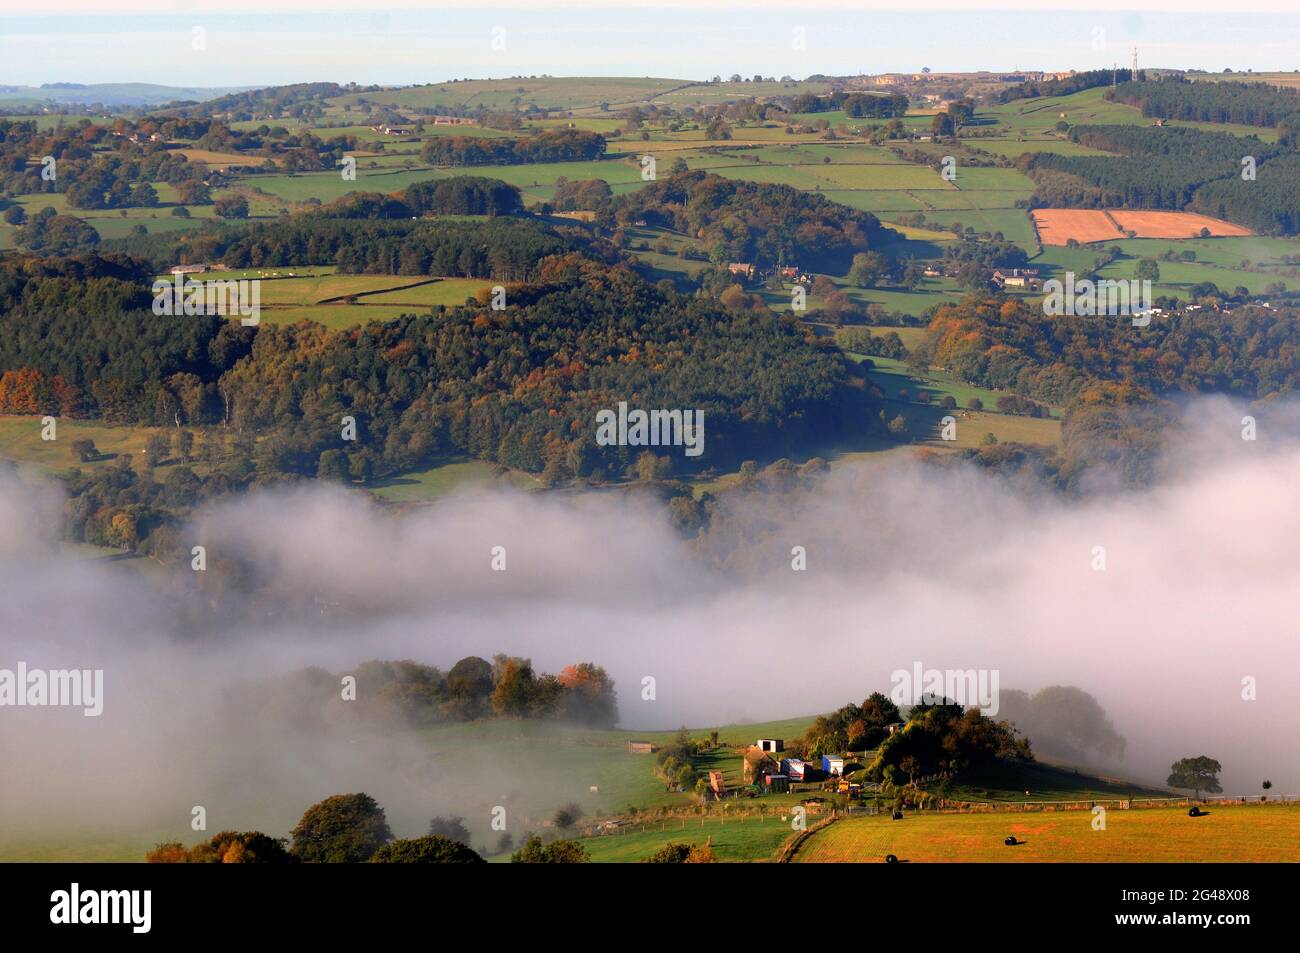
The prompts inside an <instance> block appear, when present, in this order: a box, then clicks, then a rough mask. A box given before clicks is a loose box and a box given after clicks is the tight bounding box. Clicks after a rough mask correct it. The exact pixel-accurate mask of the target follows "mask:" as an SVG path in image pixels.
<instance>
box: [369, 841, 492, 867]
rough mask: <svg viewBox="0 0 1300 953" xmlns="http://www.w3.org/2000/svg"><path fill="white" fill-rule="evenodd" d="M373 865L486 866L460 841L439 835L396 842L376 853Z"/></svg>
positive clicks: (372, 860)
mask: <svg viewBox="0 0 1300 953" xmlns="http://www.w3.org/2000/svg"><path fill="white" fill-rule="evenodd" d="M370 862H371V863H372V864H485V863H487V861H485V860H484V859H483V858H482V857H480V856H479V855H478V854H477V853H476V852H475V851H473V850H471V849H470V848H468V847H466V846H465V845H464V844H462V843H460V842H459V841H454V840H451V839H450V838H448V837H441V836H439V835H437V834H429V835H427V836H425V837H416V838H412V839H409V840H395V841H392V842H391V843H388V844H385V845H384V846H383V847H381V848H379V850H377V851H375V853H374V856H372V857H371V858H370Z"/></svg>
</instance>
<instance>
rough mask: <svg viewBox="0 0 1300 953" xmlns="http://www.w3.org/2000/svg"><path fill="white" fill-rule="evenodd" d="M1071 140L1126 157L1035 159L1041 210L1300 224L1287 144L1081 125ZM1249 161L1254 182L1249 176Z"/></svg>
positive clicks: (1280, 229) (1287, 228) (1272, 227)
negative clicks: (1188, 214)
mask: <svg viewBox="0 0 1300 953" xmlns="http://www.w3.org/2000/svg"><path fill="white" fill-rule="evenodd" d="M1070 138H1071V139H1072V140H1073V141H1075V142H1078V143H1080V144H1081V145H1085V146H1088V147H1090V148H1094V149H1103V150H1105V151H1107V152H1117V153H1120V155H1119V156H1063V155H1058V154H1055V153H1040V154H1038V155H1037V156H1033V157H1027V158H1026V159H1025V160H1023V164H1024V166H1025V169H1026V171H1027V172H1028V173H1029V175H1030V176H1031V177H1032V178H1033V179H1034V183H1035V191H1034V197H1033V200H1032V201H1033V204H1034V205H1035V206H1039V207H1062V206H1063V207H1076V208H1077V207H1082V208H1106V207H1121V206H1122V207H1128V208H1158V209H1171V210H1176V211H1177V210H1182V209H1185V208H1188V207H1191V208H1192V209H1194V210H1196V211H1200V212H1204V213H1206V214H1209V215H1213V216H1214V217H1217V218H1226V219H1228V220H1230V221H1234V222H1239V223H1241V224H1244V225H1249V226H1250V227H1252V228H1257V229H1259V230H1261V231H1266V232H1272V233H1283V234H1286V233H1290V232H1291V231H1293V230H1294V228H1295V227H1296V224H1297V221H1296V210H1297V206H1298V205H1300V199H1297V198H1296V195H1297V193H1298V192H1300V176H1298V175H1297V164H1296V162H1295V161H1294V154H1293V153H1291V152H1289V151H1288V150H1286V149H1285V148H1284V147H1282V146H1278V145H1273V144H1270V143H1265V142H1262V141H1260V140H1259V139H1257V138H1255V137H1254V136H1244V137H1243V136H1233V135H1229V134H1228V133H1222V132H1205V131H1203V130H1199V129H1185V128H1179V127H1164V128H1157V127H1152V126H1075V127H1074V128H1073V129H1071V130H1070ZM1247 157H1249V159H1250V162H1253V163H1254V166H1255V178H1254V179H1243V177H1242V173H1243V169H1244V168H1245V166H1243V160H1245V159H1246V158H1247ZM1248 164H1249V163H1248ZM1202 192H1204V195H1202V194H1201V193H1202ZM1198 196H1199V197H1198Z"/></svg>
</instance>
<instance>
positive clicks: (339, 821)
mask: <svg viewBox="0 0 1300 953" xmlns="http://www.w3.org/2000/svg"><path fill="white" fill-rule="evenodd" d="M290 833H291V835H292V837H293V841H292V847H291V848H290V849H291V850H292V851H293V853H294V854H295V855H297V857H298V859H299V860H305V861H307V862H308V863H325V864H358V863H362V862H364V861H367V860H369V859H370V858H371V856H373V855H374V853H375V851H377V850H379V848H380V847H382V846H384V845H385V844H387V843H388V842H389V841H390V840H392V839H393V832H392V831H390V830H389V829H388V822H387V820H386V819H385V818H384V809H383V808H382V807H380V806H379V804H378V803H377V802H376V801H375V799H374V798H372V797H371V796H370V795H369V794H336V795H334V796H333V797H327V798H326V799H325V800H323V801H321V802H320V803H319V804H313V805H312V806H311V807H309V808H307V812H306V813H305V814H303V816H302V820H300V821H299V822H298V826H297V827H295V828H294V829H293V830H292V831H291V832H290Z"/></svg>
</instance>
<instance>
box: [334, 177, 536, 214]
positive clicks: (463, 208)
mask: <svg viewBox="0 0 1300 953" xmlns="http://www.w3.org/2000/svg"><path fill="white" fill-rule="evenodd" d="M522 210H523V200H522V199H521V197H520V194H519V189H517V188H515V186H513V185H508V184H506V183H505V182H502V181H501V180H500V179H485V178H482V177H480V176H472V175H458V176H453V177H452V178H449V179H429V180H427V181H425V182H416V183H413V184H412V185H409V186H407V188H406V189H405V190H404V191H402V192H395V193H393V194H391V195H385V194H383V193H382V192H349V193H348V194H347V195H345V196H343V197H342V198H340V199H336V200H335V201H333V202H331V203H329V204H328V205H324V206H322V207H321V208H320V210H319V212H318V215H320V216H323V217H326V218H370V219H408V218H416V217H418V216H420V215H489V216H494V215H513V214H515V213H517V212H520V211H522Z"/></svg>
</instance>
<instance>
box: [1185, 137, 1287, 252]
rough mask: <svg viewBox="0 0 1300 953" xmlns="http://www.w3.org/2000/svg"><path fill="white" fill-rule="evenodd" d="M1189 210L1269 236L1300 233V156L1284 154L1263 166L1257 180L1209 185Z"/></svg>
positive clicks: (1236, 178) (1235, 179)
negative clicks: (1235, 223)
mask: <svg viewBox="0 0 1300 953" xmlns="http://www.w3.org/2000/svg"><path fill="white" fill-rule="evenodd" d="M1188 210H1189V211H1193V212H1200V213H1202V214H1203V215H1211V216H1213V217H1215V218H1223V219H1227V220H1229V221H1232V222H1237V223H1238V224H1240V225H1245V226H1247V227H1248V228H1252V229H1254V230H1255V231H1257V232H1262V233H1264V234H1266V235H1295V234H1296V233H1298V232H1300V155H1297V154H1296V153H1293V152H1292V153H1284V154H1282V155H1278V156H1274V157H1272V158H1270V159H1267V160H1265V161H1263V162H1262V163H1260V165H1259V166H1258V167H1257V169H1256V171H1255V178H1254V180H1250V181H1248V180H1244V179H1242V177H1241V176H1240V175H1232V176H1228V177H1227V178H1223V179H1218V180H1217V181H1214V182H1207V183H1206V184H1205V185H1203V186H1201V187H1200V188H1199V189H1197V190H1196V192H1195V194H1193V195H1192V201H1191V204H1190V205H1188Z"/></svg>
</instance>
